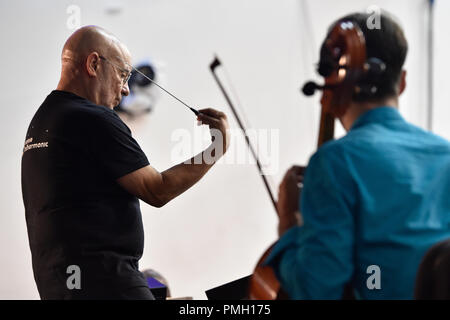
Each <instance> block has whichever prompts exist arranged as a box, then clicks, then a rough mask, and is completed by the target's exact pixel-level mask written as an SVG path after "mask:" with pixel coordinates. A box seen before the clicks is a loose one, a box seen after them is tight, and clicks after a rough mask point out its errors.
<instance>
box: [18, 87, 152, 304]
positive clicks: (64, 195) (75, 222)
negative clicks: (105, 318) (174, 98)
mask: <svg viewBox="0 0 450 320" xmlns="http://www.w3.org/2000/svg"><path fill="white" fill-rule="evenodd" d="M148 164H149V162H148V160H147V157H146V156H145V154H144V152H143V151H142V150H141V148H140V147H139V145H138V144H137V142H136V141H135V140H134V139H133V138H132V136H131V131H130V129H129V128H128V127H127V126H126V125H125V124H124V123H123V122H122V121H121V120H120V118H119V117H118V116H117V114H116V113H115V112H114V111H112V110H110V109H108V108H106V107H104V106H99V105H96V104H94V103H92V102H90V101H88V100H86V99H84V98H81V97H79V96H77V95H75V94H72V93H69V92H64V91H57V90H56V91H53V92H52V93H51V94H50V95H48V97H47V98H46V100H45V101H44V102H43V104H42V105H41V106H40V108H39V109H38V111H37V112H36V114H35V115H34V117H33V120H32V121H31V124H30V126H29V128H28V132H27V136H26V141H25V146H24V152H23V155H22V193H23V201H24V204H25V214H26V222H27V228H28V238H29V243H30V249H31V253H32V260H33V271H34V277H35V280H36V283H37V287H38V290H39V293H40V295H41V298H43V299H65V298H68V299H71V298H114V297H115V296H116V293H117V294H118V293H119V292H120V291H121V290H126V289H127V288H131V287H135V286H145V285H146V281H145V278H144V277H143V275H142V274H141V273H140V272H139V270H138V260H139V259H140V258H141V256H142V252H143V246H144V233H143V225H142V217H141V212H140V208H139V200H138V199H137V198H136V197H135V196H134V195H131V194H130V193H128V192H127V191H126V190H125V189H123V188H122V187H121V186H120V185H119V184H118V183H117V182H116V179H118V178H120V177H122V176H124V175H126V174H128V173H130V172H133V171H135V170H137V169H140V168H142V167H144V166H147V165H148ZM72 265H75V266H77V267H79V271H80V272H75V271H74V270H75V269H74V267H70V266H72ZM71 276H77V277H78V276H79V277H78V278H77V279H78V280H80V282H79V284H81V288H80V289H78V288H77V287H75V288H74V285H75V284H76V283H77V282H76V281H77V280H76V279H75V278H73V277H72V278H70V279H69V277H71ZM68 282H70V283H71V284H72V285H69V286H68ZM69 287H71V288H72V289H69Z"/></svg>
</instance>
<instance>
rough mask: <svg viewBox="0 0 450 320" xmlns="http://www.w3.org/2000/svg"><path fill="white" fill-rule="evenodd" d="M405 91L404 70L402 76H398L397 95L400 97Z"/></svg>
mask: <svg viewBox="0 0 450 320" xmlns="http://www.w3.org/2000/svg"><path fill="white" fill-rule="evenodd" d="M405 89H406V70H402V74H401V75H400V84H399V87H398V95H401V94H402V93H403V91H405Z"/></svg>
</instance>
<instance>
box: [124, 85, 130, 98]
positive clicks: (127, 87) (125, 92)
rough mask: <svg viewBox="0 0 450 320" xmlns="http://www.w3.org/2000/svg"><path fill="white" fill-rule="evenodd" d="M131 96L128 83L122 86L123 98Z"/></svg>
mask: <svg viewBox="0 0 450 320" xmlns="http://www.w3.org/2000/svg"><path fill="white" fill-rule="evenodd" d="M129 94H130V87H129V86H128V82H127V83H125V85H124V86H122V96H127V95H129Z"/></svg>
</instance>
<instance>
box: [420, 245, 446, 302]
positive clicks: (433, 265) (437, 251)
mask: <svg viewBox="0 0 450 320" xmlns="http://www.w3.org/2000/svg"><path fill="white" fill-rule="evenodd" d="M414 298H415V299H433V300H436V299H446V300H448V299H450V240H448V239H447V240H444V241H441V242H439V243H437V244H435V245H433V246H432V247H431V248H430V249H428V251H427V252H426V254H425V256H424V258H423V260H422V262H421V263H420V265H419V270H418V272H417V276H416V287H415V292H414Z"/></svg>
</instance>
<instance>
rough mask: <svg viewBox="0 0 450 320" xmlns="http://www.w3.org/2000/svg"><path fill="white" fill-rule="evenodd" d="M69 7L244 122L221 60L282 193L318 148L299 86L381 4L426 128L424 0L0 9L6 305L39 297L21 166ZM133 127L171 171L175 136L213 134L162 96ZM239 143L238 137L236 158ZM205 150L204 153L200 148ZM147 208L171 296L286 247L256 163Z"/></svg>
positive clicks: (442, 51) (205, 1) (440, 107)
mask: <svg viewBox="0 0 450 320" xmlns="http://www.w3.org/2000/svg"><path fill="white" fill-rule="evenodd" d="M436 2H437V3H436V24H435V31H436V33H435V37H436V47H435V52H436V53H435V78H434V80H435V84H436V86H435V89H434V100H435V111H434V117H433V119H434V131H435V132H437V133H439V134H441V135H443V136H444V137H446V138H447V139H449V138H450V128H449V126H448V124H447V121H448V120H450V111H449V109H448V101H449V100H450V96H449V95H450V93H449V92H450V90H447V88H446V85H447V83H448V82H447V81H446V79H447V74H448V73H449V72H450V68H449V64H448V61H447V56H448V50H449V42H448V39H447V37H448V33H449V31H450V25H449V19H448V18H447V15H448V14H449V13H450V2H449V1H444V0H436ZM72 4H75V5H78V6H79V7H80V9H81V23H82V25H86V24H96V25H100V26H103V27H104V28H106V29H108V30H110V31H111V32H113V33H114V34H116V35H117V36H118V37H119V38H120V39H122V40H123V42H124V43H126V44H127V45H128V47H129V49H130V51H131V53H132V54H133V56H134V58H135V61H139V60H140V59H142V58H144V57H151V58H152V59H153V60H154V61H155V63H157V64H158V65H160V66H161V73H162V74H163V75H164V79H165V80H164V84H165V86H166V87H167V88H168V89H170V90H172V91H173V92H174V93H175V94H177V95H178V96H179V97H180V98H182V99H184V100H185V101H186V102H188V103H190V104H192V105H194V106H199V107H207V106H213V107H216V108H218V109H221V110H223V111H225V112H226V113H227V114H228V115H229V119H230V123H231V126H232V127H236V122H235V121H234V119H233V118H232V115H231V112H230V110H228V108H227V106H226V103H225V101H224V99H223V97H222V96H221V94H220V92H219V90H218V88H217V86H216V84H215V83H214V81H213V78H212V76H211V75H210V73H209V69H208V65H209V63H210V62H211V60H212V58H213V53H217V54H218V55H219V56H220V57H221V59H222V61H223V63H224V64H225V65H226V68H227V71H228V75H229V77H230V79H231V80H232V83H233V86H234V89H235V90H236V92H237V93H238V95H239V98H240V100H241V105H242V108H243V109H244V110H245V113H246V117H247V118H248V119H249V120H250V122H251V125H252V127H253V128H257V129H269V130H270V129H278V130H279V137H280V142H279V146H278V152H276V153H275V154H274V155H275V156H276V158H278V168H279V170H278V172H276V173H275V174H273V175H272V176H271V178H272V180H273V181H274V187H275V188H274V189H276V185H278V183H279V181H280V180H281V178H282V175H283V173H284V171H285V170H286V169H287V168H288V167H289V166H290V165H292V164H293V163H299V164H306V163H307V160H308V158H309V156H310V155H311V154H312V152H314V149H315V145H316V139H317V131H318V127H317V125H318V114H319V104H318V97H314V98H310V99H307V98H305V97H303V96H302V95H300V93H299V91H298V88H299V87H300V86H301V85H302V84H303V83H304V82H305V81H306V80H308V79H311V78H313V79H318V77H317V76H316V75H315V74H314V63H316V62H317V59H318V48H319V45H320V43H321V41H322V39H323V37H324V36H325V31H326V29H327V27H328V25H329V24H330V23H331V22H332V21H334V20H335V19H336V18H338V17H339V16H342V15H344V14H346V13H349V12H353V11H358V10H365V8H366V7H368V6H369V5H378V6H381V7H383V8H385V9H387V10H389V11H390V12H392V13H393V14H394V15H396V16H397V17H398V18H399V20H400V21H401V23H402V25H403V27H404V29H405V32H406V36H407V38H408V40H409V45H410V51H409V56H408V58H407V62H406V69H407V70H408V89H407V91H406V93H405V94H404V95H403V96H402V98H401V100H400V111H401V113H402V114H403V115H404V116H405V117H406V118H407V119H408V120H410V121H412V122H413V123H415V124H417V125H419V126H422V127H425V126H426V121H427V118H426V114H427V112H426V110H427V106H426V101H427V100H426V75H427V63H426V62H427V55H426V53H427V51H426V46H427V42H426V40H427V38H426V35H427V29H426V21H427V19H426V17H427V15H426V1H425V0H395V1H392V0H389V1H387V0H379V1H376V0H341V1H333V0H315V1H312V0H308V1H306V0H303V1H301V0H278V1H276V0H190V1H187V0H184V1H183V0H165V1H163V0H151V1H149V0H147V1H144V0H134V1H119V0H116V1H107V0H101V1H100V0H98V1H82V0H72V1H67V0H63V1H56V0H55V1H49V0H45V1H23V0H22V1H20V0H17V1H6V0H0V39H1V44H2V50H1V53H0V57H1V59H0V65H1V68H0V70H1V74H2V76H1V77H0V88H1V89H0V90H1V98H2V103H1V108H2V111H3V112H2V120H1V126H0V136H1V137H2V139H1V140H0V145H1V156H2V160H1V161H2V163H1V164H2V165H1V166H0V176H1V177H2V183H1V185H0V299H37V298H39V296H38V293H37V290H36V287H35V284H34V280H33V275H32V269H31V255H30V251H29V247H28V238H27V231H26V225H25V218H24V208H23V203H22V197H21V188H20V160H21V152H22V147H23V142H24V137H25V132H26V129H27V126H28V124H29V121H30V120H31V117H32V116H33V114H34V112H35V111H36V109H37V108H38V106H39V105H40V103H41V102H42V101H43V99H44V98H45V97H46V95H47V94H48V93H49V92H50V91H51V90H52V89H54V88H55V87H56V84H57V82H58V77H59V72H60V52H61V49H62V46H63V44H64V42H65V40H66V38H67V37H68V36H69V35H70V34H71V30H69V29H68V28H67V25H66V22H67V19H68V18H69V14H67V13H66V9H67V7H68V6H69V5H72ZM111 4H113V5H116V4H119V7H121V8H122V10H121V12H120V13H116V14H108V13H107V10H106V9H107V8H108V7H109V6H110V5H111ZM130 126H131V127H132V128H134V136H135V137H136V139H137V140H138V141H139V143H140V144H141V147H142V148H143V149H144V151H145V152H146V154H147V156H148V158H149V160H150V162H151V163H152V165H153V166H154V167H156V168H157V169H159V170H164V169H166V168H168V167H170V166H171V165H173V164H175V163H174V161H173V157H172V152H173V150H174V148H176V146H177V145H178V146H179V142H177V141H174V139H173V136H172V134H173V133H174V132H175V131H176V130H177V129H185V130H187V131H188V132H191V133H192V137H193V139H194V138H195V137H197V138H196V139H197V140H196V141H197V142H198V143H200V142H201V141H200V140H201V139H200V138H199V137H200V136H201V135H202V134H204V133H205V132H206V131H207V129H205V128H201V127H197V126H196V121H195V118H194V117H193V114H192V113H191V112H190V111H187V110H186V109H185V107H183V106H182V105H180V104H178V103H177V102H175V101H174V100H173V99H172V98H170V97H169V96H167V95H161V97H160V100H159V103H158V104H157V106H156V109H155V110H154V112H153V113H152V114H151V115H149V116H148V117H147V118H145V119H143V121H141V122H140V123H132V124H130ZM81 128H82V124H80V129H81ZM340 132H341V133H342V130H341V131H340ZM242 148H243V144H242V143H239V142H238V141H235V143H234V144H233V145H232V146H231V148H230V151H229V153H228V154H227V159H228V160H230V159H231V160H232V159H233V157H235V156H236V155H237V154H238V153H239V152H242V150H244V149H242ZM199 150H200V146H197V147H196V148H195V150H193V151H192V152H194V151H199ZM231 160H230V161H231ZM224 161H225V160H224ZM68 183H69V182H68ZM141 208H142V213H143V217H144V226H145V236H146V243H145V251H144V256H143V258H142V260H141V268H142V269H144V268H149V267H151V268H154V269H156V270H158V271H160V272H161V273H162V274H163V275H164V276H165V277H166V278H167V279H168V280H169V284H170V287H171V290H172V293H173V295H174V296H193V297H194V298H195V299H205V298H206V296H205V295H204V291H205V290H207V289H210V288H212V287H215V286H218V285H221V284H223V283H225V282H228V281H231V280H234V279H237V278H239V277H242V276H245V275H248V274H250V273H251V271H252V269H253V267H254V265H255V263H256V261H257V260H258V257H259V256H260V255H261V253H262V252H263V250H264V249H265V248H266V247H267V246H268V245H269V244H270V243H272V242H273V241H274V240H275V239H276V221H277V220H276V215H275V212H274V210H273V208H272V206H271V203H270V201H269V198H268V196H267V194H266V191H265V190H264V187H263V184H262V181H261V179H260V177H259V175H258V172H257V170H256V167H255V166H254V165H251V164H244V165H243V164H241V165H236V164H234V165H233V164H226V163H222V164H219V165H217V166H215V167H214V168H213V169H212V170H211V171H210V172H209V173H208V175H207V176H206V177H205V178H204V179H203V180H201V181H200V182H199V183H198V184H197V185H196V186H194V187H193V188H192V189H191V190H189V191H188V192H186V193H185V194H184V195H182V196H181V197H179V198H178V199H175V200H174V201H172V202H171V203H169V204H168V205H167V206H165V207H164V208H161V209H155V208H151V207H149V206H147V205H146V204H142V205H141Z"/></svg>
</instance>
